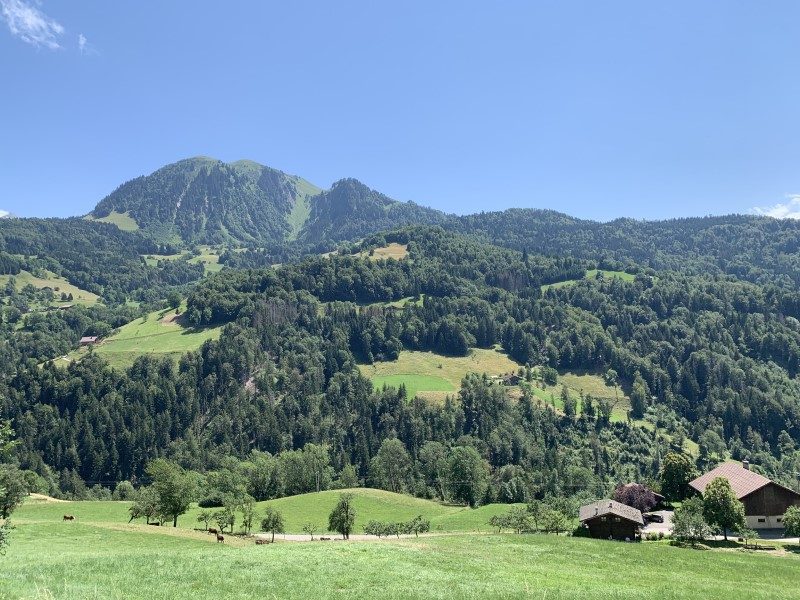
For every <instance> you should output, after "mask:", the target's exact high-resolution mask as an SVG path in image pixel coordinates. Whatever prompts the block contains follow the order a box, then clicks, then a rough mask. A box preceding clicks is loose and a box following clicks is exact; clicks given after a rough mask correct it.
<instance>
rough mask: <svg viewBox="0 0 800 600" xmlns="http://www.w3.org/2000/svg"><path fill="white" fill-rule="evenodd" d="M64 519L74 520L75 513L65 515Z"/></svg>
mask: <svg viewBox="0 0 800 600" xmlns="http://www.w3.org/2000/svg"><path fill="white" fill-rule="evenodd" d="M64 520H65V521H74V520H75V515H64Z"/></svg>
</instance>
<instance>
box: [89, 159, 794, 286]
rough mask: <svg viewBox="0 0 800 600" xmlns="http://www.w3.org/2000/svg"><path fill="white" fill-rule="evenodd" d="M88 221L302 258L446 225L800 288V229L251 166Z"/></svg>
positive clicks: (214, 163)
mask: <svg viewBox="0 0 800 600" xmlns="http://www.w3.org/2000/svg"><path fill="white" fill-rule="evenodd" d="M490 200H491V199H489V198H487V204H488V203H489V202H490ZM88 218H89V219H93V220H100V221H108V222H112V223H115V224H116V225H118V226H119V227H120V228H123V229H130V230H138V231H139V232H140V233H141V234H142V235H144V236H145V237H146V238H149V239H150V240H151V241H153V242H155V243H159V244H170V245H173V246H175V245H192V244H227V245H234V246H243V247H250V248H257V247H261V248H265V247H266V248H272V249H274V248H276V247H282V248H284V249H285V248H286V247H290V248H292V249H293V255H299V254H305V253H308V252H323V251H327V250H330V249H332V248H333V247H335V245H336V244H337V243H339V242H343V241H355V240H358V239H360V238H362V237H364V236H366V235H369V234H372V233H376V232H380V231H384V230H388V229H395V228H398V227H403V226H408V225H438V226H442V227H444V228H445V229H449V230H452V231H455V232H458V233H462V234H465V235H470V236H472V237H475V238H477V239H480V240H481V241H484V242H490V243H493V244H496V245H500V246H504V247H510V248H515V249H518V250H523V249H526V250H529V251H532V252H536V253H541V254H549V255H569V256H574V257H577V258H587V259H591V260H598V261H612V262H616V263H622V264H626V263H635V264H638V265H643V266H649V267H652V268H654V269H676V270H686V269H691V270H693V271H694V272H697V271H703V272H709V271H710V272H719V273H727V274H731V275H736V276H737V277H739V278H742V279H747V280H751V281H762V280H764V278H765V277H766V278H768V279H769V281H771V282H772V283H775V282H776V281H779V282H783V283H785V284H795V285H796V284H798V283H800V260H799V259H798V258H797V250H798V249H799V248H800V223H798V222H797V221H795V220H782V221H781V220H776V219H772V218H768V217H762V216H757V215H729V216H719V217H697V218H685V219H672V220H665V221H636V220H632V219H617V220H614V221H610V222H607V223H600V222H596V221H589V220H583V219H577V218H574V217H570V216H568V215H565V214H563V213H560V212H557V211H554V210H542V209H509V210H505V211H499V212H481V213H476V214H473V215H466V216H456V215H448V214H445V213H443V212H441V211H438V210H435V209H432V208H427V207H424V206H420V205H418V204H415V203H413V202H400V201H396V200H393V199H391V198H389V197H388V196H386V195H384V194H382V193H380V192H378V191H376V190H373V189H370V188H369V187H368V186H366V185H364V184H363V183H361V182H359V181H357V180H355V179H342V180H340V181H337V182H336V183H334V184H333V185H332V186H331V188H330V189H328V190H322V189H320V188H319V187H317V186H316V185H314V184H312V183H310V182H309V181H307V180H305V179H303V178H302V177H298V176H295V175H288V174H286V173H283V172H281V171H278V170H276V169H272V168H270V167H267V166H264V165H260V164H258V163H255V162H253V161H248V160H240V161H236V162H233V163H224V162H222V161H219V160H215V159H212V158H205V157H196V158H191V159H186V160H181V161H179V162H176V163H173V164H170V165H167V166H165V167H162V168H161V169H158V170H157V171H155V172H154V173H152V174H150V175H147V176H142V177H137V178H136V179H133V180H131V181H128V182H127V183H124V184H122V185H121V186H120V187H119V188H117V189H116V190H114V191H113V192H112V193H111V194H109V195H108V196H107V197H105V198H103V199H102V200H101V201H100V202H99V203H98V204H97V206H96V207H95V209H94V210H93V211H92V212H91V213H90V214H89V215H88ZM282 257H285V252H284V254H282V255H281V258H282ZM276 262H279V260H278V257H277V256H276Z"/></svg>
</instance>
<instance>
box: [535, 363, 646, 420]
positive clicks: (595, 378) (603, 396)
mask: <svg viewBox="0 0 800 600" xmlns="http://www.w3.org/2000/svg"><path fill="white" fill-rule="evenodd" d="M564 387H566V388H567V393H568V394H569V395H570V398H572V399H573V400H575V403H576V409H577V410H578V411H580V410H581V393H583V395H590V396H592V397H593V398H594V399H595V400H605V401H608V402H611V404H612V410H611V420H612V421H626V420H627V418H628V411H629V410H630V407H631V403H630V398H629V397H628V395H627V394H626V393H625V390H624V389H623V388H622V387H619V386H617V387H615V386H613V385H609V384H608V383H607V382H606V381H605V379H603V377H602V375H599V374H597V373H592V372H588V371H581V372H573V371H565V372H562V373H560V374H559V376H558V383H557V384H556V385H547V386H545V387H544V388H542V387H541V382H538V381H537V382H535V384H534V385H532V386H531V388H530V389H531V391H532V392H533V394H534V395H535V396H536V397H537V398H539V399H540V400H541V401H542V402H543V403H544V404H549V405H551V406H555V408H556V409H558V410H563V409H564V402H563V401H562V400H561V390H562V388H564Z"/></svg>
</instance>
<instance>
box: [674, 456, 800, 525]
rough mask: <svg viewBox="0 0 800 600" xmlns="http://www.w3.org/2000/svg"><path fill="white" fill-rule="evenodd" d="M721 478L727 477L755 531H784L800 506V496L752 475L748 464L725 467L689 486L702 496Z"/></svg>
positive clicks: (745, 462) (772, 482) (691, 482)
mask: <svg viewBox="0 0 800 600" xmlns="http://www.w3.org/2000/svg"><path fill="white" fill-rule="evenodd" d="M717 477H724V478H725V479H727V480H728V481H729V482H730V484H731V489H732V490H733V493H734V494H736V497H737V498H738V499H739V500H740V501H741V503H742V504H744V514H745V517H746V519H747V526H748V527H749V528H751V529H781V528H783V515H784V513H785V512H786V509H787V508H789V507H790V506H800V494H798V493H797V492H795V491H794V490H791V489H789V488H787V487H786V486H783V485H780V484H779V483H775V482H774V481H772V480H771V479H768V478H767V477H764V476H763V475H761V474H759V473H756V472H755V471H751V470H750V465H749V464H748V462H747V461H744V462H743V463H742V465H739V464H737V463H733V462H727V463H723V464H721V465H720V466H718V467H717V468H716V469H712V470H711V471H709V472H708V473H706V474H704V475H701V476H700V477H698V478H697V479H695V480H693V481H690V482H689V486H690V487H691V488H692V489H694V490H695V491H697V492H699V493H701V494H702V493H703V492H704V491H705V489H706V486H707V485H708V484H709V483H711V481H712V480H714V479H716V478H717Z"/></svg>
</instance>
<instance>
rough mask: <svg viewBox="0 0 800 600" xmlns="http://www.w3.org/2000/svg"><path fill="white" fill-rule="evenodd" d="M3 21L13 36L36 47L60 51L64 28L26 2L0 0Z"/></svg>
mask: <svg viewBox="0 0 800 600" xmlns="http://www.w3.org/2000/svg"><path fill="white" fill-rule="evenodd" d="M0 7H2V15H3V19H5V21H6V24H7V25H8V28H9V30H10V31H11V33H12V35H15V36H17V37H18V38H19V39H21V40H23V41H25V42H27V43H29V44H32V45H34V46H36V47H45V48H49V49H50V50H58V49H59V48H60V47H61V45H60V44H59V37H60V36H61V35H62V34H63V33H64V27H63V26H62V25H61V24H60V23H59V22H58V21H56V20H55V19H51V18H50V17H48V16H47V15H46V14H44V13H43V12H42V11H41V10H39V9H38V8H37V7H36V6H33V5H32V4H30V3H28V2H25V1H24V0H0Z"/></svg>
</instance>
